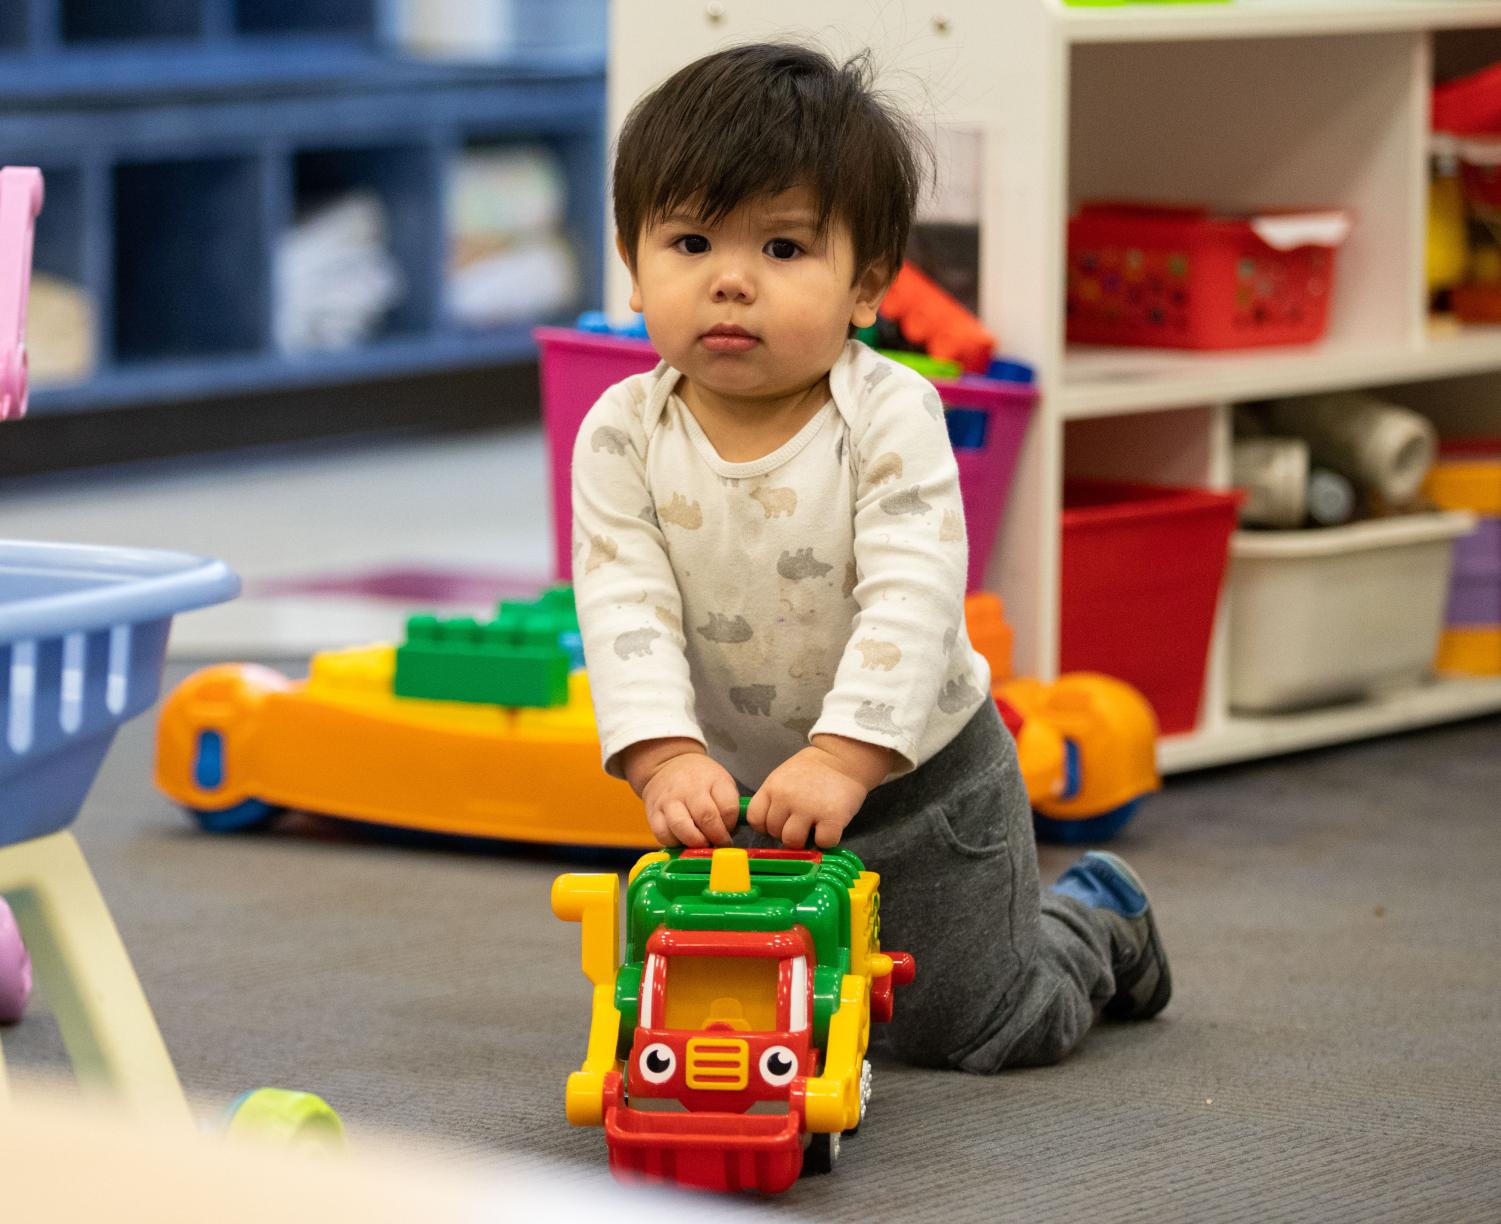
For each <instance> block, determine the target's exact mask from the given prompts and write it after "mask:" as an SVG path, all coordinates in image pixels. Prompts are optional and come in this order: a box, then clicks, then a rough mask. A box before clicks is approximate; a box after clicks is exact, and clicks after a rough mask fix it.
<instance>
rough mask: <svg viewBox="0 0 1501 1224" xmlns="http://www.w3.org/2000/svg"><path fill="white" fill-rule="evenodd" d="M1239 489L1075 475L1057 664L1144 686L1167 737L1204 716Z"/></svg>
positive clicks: (1066, 517) (1069, 495)
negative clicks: (1203, 699) (1170, 485)
mask: <svg viewBox="0 0 1501 1224" xmlns="http://www.w3.org/2000/svg"><path fill="white" fill-rule="evenodd" d="M1240 501H1241V495H1240V494H1238V493H1211V492H1209V491H1208V490H1205V489H1178V488H1168V487H1165V486H1161V485H1145V484H1125V483H1118V482H1110V481H1085V480H1070V481H1067V482H1065V484H1064V490H1063V566H1062V579H1061V607H1060V622H1061V623H1060V628H1059V634H1060V642H1059V670H1060V671H1063V672H1072V671H1097V672H1104V673H1105V674H1106V675H1110V676H1116V677H1118V678H1120V679H1121V680H1124V681H1126V683H1128V684H1131V685H1134V686H1135V687H1136V688H1138V689H1140V690H1141V692H1142V693H1143V695H1145V697H1146V698H1147V700H1148V701H1150V702H1151V703H1152V708H1153V709H1154V710H1155V711H1156V712H1157V720H1158V722H1159V724H1160V725H1161V728H1162V732H1163V734H1164V735H1171V734H1173V733H1175V732H1181V731H1191V730H1193V728H1194V725H1195V723H1196V722H1197V721H1198V717H1199V700H1200V697H1201V696H1202V694H1203V689H1204V668H1205V664H1206V662H1207V661H1208V658H1209V640H1210V637H1211V634H1212V632H1213V628H1214V611H1215V606H1216V604H1217V603H1218V602H1219V595H1220V587H1221V585H1222V583H1223V581H1224V577H1225V566H1226V561H1227V558H1228V556H1229V549H1230V535H1231V533H1232V532H1233V531H1234V530H1235V515H1236V508H1237V507H1238V506H1239V505H1240Z"/></svg>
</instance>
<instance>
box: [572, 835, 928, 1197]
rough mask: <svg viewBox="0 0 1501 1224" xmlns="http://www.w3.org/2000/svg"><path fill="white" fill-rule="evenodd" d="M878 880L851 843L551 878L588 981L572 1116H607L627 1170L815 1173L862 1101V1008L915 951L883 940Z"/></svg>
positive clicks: (742, 1183) (907, 971)
mask: <svg viewBox="0 0 1501 1224" xmlns="http://www.w3.org/2000/svg"><path fill="white" fill-rule="evenodd" d="M878 884H879V879H878V877H877V876H876V874H875V873H874V872H870V871H866V870H865V869H864V867H863V865H862V864H861V862H860V860H859V859H858V858H857V857H856V856H855V855H854V854H852V853H850V852H849V851H848V850H823V851H818V850H750V851H746V850H740V849H733V848H720V849H714V850H712V851H711V850H707V849H703V850H676V851H671V852H667V851H657V852H655V853H652V854H647V855H645V856H643V857H642V858H641V859H640V860H639V861H638V862H637V863H636V865H635V867H634V868H633V869H632V871H631V873H630V877H629V884H628V887H627V893H626V910H627V929H626V944H625V955H624V958H623V959H618V957H617V946H618V937H619V923H620V916H619V910H620V905H619V901H620V896H619V894H620V881H619V878H618V877H617V876H615V875H564V876H560V877H559V878H558V879H557V880H556V881H555V882H554V884H553V890H552V908H553V912H554V913H555V914H556V915H557V916H558V917H559V918H562V919H564V920H566V921H570V922H578V923H580V924H581V925H582V928H583V929H582V940H583V968H584V974H585V976H586V977H587V978H588V979H589V980H590V981H591V982H592V983H593V984H594V1006H593V1020H592V1024H591V1027H590V1032H589V1044H588V1051H587V1055H586V1057H585V1059H584V1063H583V1066H582V1067H581V1068H580V1069H579V1070H578V1071H575V1072H574V1073H573V1074H572V1075H570V1076H569V1077H568V1087H567V1092H566V1110H567V1115H568V1120H569V1121H570V1122H572V1123H573V1124H574V1125H576V1126H603V1127H604V1131H605V1140H606V1144H607V1146H608V1149H609V1158H610V1168H611V1170H612V1171H613V1172H614V1173H615V1175H616V1176H617V1177H619V1178H622V1179H624V1180H639V1179H644V1180H651V1181H667V1182H675V1183H678V1184H681V1185H685V1186H692V1187H695V1188H698V1189H706V1190H719V1191H731V1190H759V1191H763V1192H771V1193H775V1192H779V1191H782V1190H785V1189H787V1188H788V1187H789V1186H791V1185H792V1183H793V1182H795V1181H796V1180H797V1178H798V1176H799V1175H800V1174H801V1173H802V1172H803V1171H804V1170H807V1171H809V1172H828V1171H829V1170H830V1169H831V1168H832V1167H833V1164H834V1161H835V1160H836V1159H837V1158H838V1154H839V1143H840V1136H841V1135H843V1134H847V1133H849V1132H851V1131H853V1130H854V1129H855V1128H856V1127H857V1126H858V1125H859V1123H860V1119H861V1117H862V1116H863V1114H864V1112H865V1107H866V1104H867V1102H868V1100H869V1096H870V1064H869V1062H868V1061H867V1059H866V1057H865V1054H866V1049H867V1046H868V1045H869V1039H870V1025H871V1022H872V1021H876V1022H882V1021H886V1020H889V1019H890V1018H891V1013H892V1003H893V991H894V988H895V987H896V986H899V985H902V984H904V983H906V982H909V981H911V980H912V976H913V962H912V958H911V957H910V956H908V955H907V954H905V953H902V952H882V951H881V950H880V943H879V933H880V918H879V900H878V895H877V885H878Z"/></svg>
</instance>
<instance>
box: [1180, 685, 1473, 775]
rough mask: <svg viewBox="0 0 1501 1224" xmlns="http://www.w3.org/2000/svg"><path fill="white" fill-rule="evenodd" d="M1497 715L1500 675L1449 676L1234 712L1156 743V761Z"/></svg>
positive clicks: (1224, 756)
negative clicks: (1271, 709) (1257, 712)
mask: <svg viewBox="0 0 1501 1224" xmlns="http://www.w3.org/2000/svg"><path fill="white" fill-rule="evenodd" d="M1497 712H1501V677H1498V678H1495V679H1492V678H1488V677H1487V678H1479V677H1464V678H1460V677H1446V678H1442V679H1438V680H1434V681H1433V682H1432V683H1429V684H1425V685H1421V686H1419V687H1417V688H1409V689H1402V690H1400V691H1393V692H1389V693H1384V694H1381V695H1379V696H1374V697H1372V698H1370V699H1369V700H1367V701H1362V702H1354V703H1351V704H1348V705H1340V706H1332V707H1328V708H1325V709H1319V710H1308V711H1305V712H1302V713H1297V714H1276V715H1263V716H1260V717H1251V716H1248V715H1236V714H1232V715H1230V716H1228V717H1226V718H1225V719H1223V720H1222V721H1221V722H1219V723H1218V724H1214V725H1211V726H1209V727H1207V728H1205V729H1204V730H1202V731H1197V732H1194V733H1193V734H1191V735H1175V736H1170V737H1168V738H1167V739H1164V740H1163V741H1162V742H1161V744H1159V745H1158V748H1157V763H1158V767H1159V768H1160V769H1161V770H1162V772H1163V773H1165V774H1171V773H1181V772H1184V771H1186V770H1190V769H1205V768H1208V767H1210V766H1213V765H1227V764H1230V763H1232V762H1234V761H1248V760H1253V759H1255V758H1258V757H1266V756H1276V755H1277V754H1279V753H1284V752H1298V751H1301V750H1303V749H1306V748H1321V747H1324V746H1325V745H1328V744H1339V743H1344V742H1346V741H1348V740H1356V739H1368V738H1370V737H1372V736H1377V735H1389V734H1392V733H1393V732H1397V731H1407V730H1411V729H1412V728H1414V727H1429V726H1434V725H1437V724H1439V723H1445V722H1452V721H1454V720H1455V719H1460V718H1473V717H1476V716H1478V715H1483V714H1494V713H1497Z"/></svg>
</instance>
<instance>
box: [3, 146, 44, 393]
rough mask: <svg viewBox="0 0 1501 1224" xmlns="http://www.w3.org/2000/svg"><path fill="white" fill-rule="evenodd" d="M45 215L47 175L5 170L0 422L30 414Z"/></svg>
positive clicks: (20, 168)
mask: <svg viewBox="0 0 1501 1224" xmlns="http://www.w3.org/2000/svg"><path fill="white" fill-rule="evenodd" d="M41 211H42V172H41V171H40V170H37V169H36V168H34V167H31V166H7V167H5V169H3V170H0V421H4V420H6V419H7V418H9V417H21V416H25V415H26V299H27V296H28V294H29V293H30V292H31V246H32V242H33V241H34V239H35V237H36V218H37V214H38V213H39V212H41Z"/></svg>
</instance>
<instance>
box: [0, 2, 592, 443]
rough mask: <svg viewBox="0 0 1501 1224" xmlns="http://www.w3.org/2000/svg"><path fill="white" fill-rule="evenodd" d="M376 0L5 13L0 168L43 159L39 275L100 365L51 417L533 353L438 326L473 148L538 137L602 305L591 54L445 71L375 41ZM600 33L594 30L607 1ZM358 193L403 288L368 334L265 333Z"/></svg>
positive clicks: (42, 8)
mask: <svg viewBox="0 0 1501 1224" xmlns="http://www.w3.org/2000/svg"><path fill="white" fill-rule="evenodd" d="M381 11H382V4H381V3H380V0H131V2H129V3H121V2H119V0H4V2H3V3H0V162H3V163H8V164H33V165H39V166H40V167H41V168H42V170H43V172H44V173H45V174H46V179H47V204H46V208H45V209H44V211H43V214H42V218H41V221H40V225H39V229H38V234H37V244H36V256H35V265H36V267H37V269H38V270H39V271H43V272H50V273H52V274H54V275H56V276H58V277H61V278H63V279H65V280H67V281H70V282H72V283H74V284H77V285H79V286H81V287H82V288H83V289H85V290H86V291H87V293H88V295H89V297H90V299H91V301H92V305H93V314H94V323H95V327H96V329H97V335H96V336H95V337H94V348H95V351H96V352H97V355H98V356H97V368H96V371H95V373H94V375H93V376H92V377H91V378H90V379H89V380H88V381H87V382H83V383H78V384H75V385H69V386H47V385H45V384H43V385H40V386H38V387H37V388H36V389H35V391H34V393H33V397H32V407H33V411H34V412H36V413H39V414H40V413H49V412H65V411H70V410H74V409H83V408H90V409H93V408H105V407H111V406H114V405H123V404H129V403H146V402H155V401H161V400H165V399H175V398H200V397H206V396H212V395H217V394H229V393H235V392H247V391H265V390H274V389H277V388H294V387H298V386H307V385H312V384H315V383H319V382H347V381H355V380H361V379H365V378H376V377H388V376H392V375H400V374H403V373H426V372H434V371H441V370H446V369H458V368H466V367H476V366H483V365H491V364H499V363H505V362H511V361H517V360H524V359H528V358H530V357H531V355H532V353H533V348H532V342H531V338H530V328H531V325H532V324H533V323H534V322H547V321H553V320H547V319H538V320H524V321H519V322H518V323H516V324H515V325H514V326H507V327H500V328H489V329H475V328H468V327H463V326H459V325H458V324H455V323H453V322H452V321H450V320H449V319H447V318H446V317H445V313H444V309H443V281H444V275H445V265H446V262H447V256H448V236H447V235H446V233H445V215H446V213H445V203H446V193H447V189H448V188H447V181H448V173H449V169H450V167H451V165H452V164H453V161H454V159H455V158H456V157H457V156H458V155H459V154H460V153H461V152H462V150H463V149H464V148H465V147H466V146H468V145H471V144H476V143H485V144H502V145H504V144H506V143H507V142H518V143H523V144H526V145H533V146H535V145H543V146H546V147H547V148H549V149H550V150H551V151H552V152H553V153H554V154H555V155H556V157H557V161H558V164H559V166H560V167H561V168H562V172H563V175H564V178H565V180H566V186H567V199H568V204H567V215H566V218H565V226H566V234H567V236H568V238H569V239H570V243H571V246H572V248H573V250H574V251H575V253H576V257H577V260H578V264H579V271H580V276H579V282H580V286H581V288H580V293H579V300H578V301H577V302H575V303H571V304H570V306H569V309H568V311H567V312H566V313H568V314H569V315H571V314H572V312H573V310H574V309H576V308H583V307H586V306H589V305H591V304H595V303H597V302H598V300H599V298H600V296H601V268H600V259H601V256H600V249H601V235H602V234H603V233H604V170H603V163H604V141H603V112H604V73H603V64H602V61H601V57H600V56H599V55H598V53H597V52H595V53H589V52H585V51H575V50H570V49H568V48H561V47H560V48H557V49H555V51H553V52H547V51H543V52H540V53H539V52H537V51H536V50H535V49H534V48H529V49H528V53H527V55H526V56H525V57H524V58H523V57H517V58H516V59H514V60H513V61H510V62H491V63H487V64H483V65H479V64H474V65H442V64H434V63H429V62H423V61H419V60H414V59H409V58H405V57H403V56H401V55H400V54H398V53H396V52H394V51H390V50H387V49H384V48H383V41H382V38H381V25H380V22H381ZM600 20H601V21H602V20H603V11H602V5H601V10H600ZM349 190H363V191H368V192H370V193H373V194H374V195H375V196H376V197H377V198H378V199H379V200H380V202H381V203H382V204H383V205H384V210H385V214H386V221H387V226H388V230H389V234H388V241H389V246H390V250H391V254H392V256H393V257H394V259H395V261H396V263H397V264H398V265H399V267H400V272H401V280H402V283H403V285H404V294H403V297H402V299H401V301H400V303H399V305H397V306H396V307H395V308H394V309H393V310H392V311H391V312H390V314H389V315H388V316H387V317H386V318H385V320H384V322H383V324H382V326H381V330H380V331H379V333H378V334H376V335H375V336H374V337H372V338H371V339H370V340H369V341H368V342H366V343H363V344H361V345H360V346H358V347H356V348H351V349H347V350H342V351H338V352H322V353H318V352H313V353H306V354H288V353H284V352H282V351H280V350H279V349H278V348H277V346H276V344H275V338H274V328H273V317H272V312H273V309H274V301H275V294H274V283H273V282H274V275H275V273H274V262H275V251H276V244H277V239H278V237H279V235H280V234H281V233H282V232H283V230H284V229H285V228H286V227H287V226H288V225H289V224H290V223H291V220H292V218H293V217H294V216H295V215H297V213H298V210H299V208H300V207H301V206H303V205H304V204H306V203H307V202H309V201H311V200H315V199H318V198H322V197H326V196H330V195H337V194H338V193H340V192H344V191H349Z"/></svg>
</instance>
